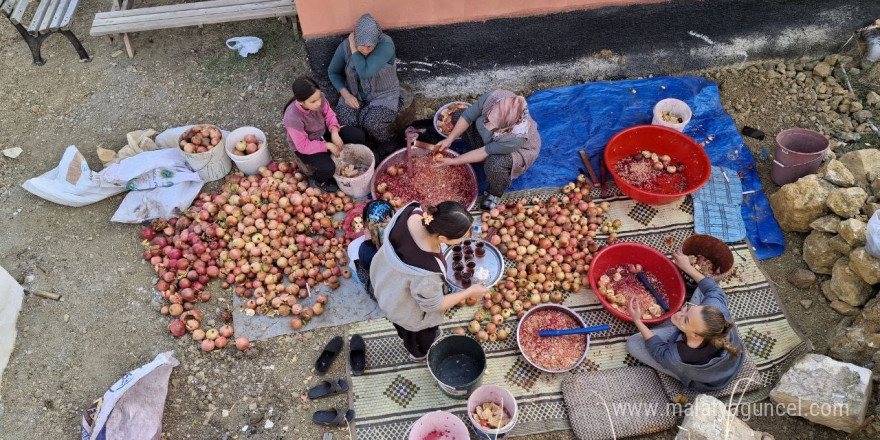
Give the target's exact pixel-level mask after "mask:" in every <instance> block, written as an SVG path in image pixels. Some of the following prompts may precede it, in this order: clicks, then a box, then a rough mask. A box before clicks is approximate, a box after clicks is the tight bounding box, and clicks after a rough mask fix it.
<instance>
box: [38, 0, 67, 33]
mask: <svg viewBox="0 0 880 440" xmlns="http://www.w3.org/2000/svg"><path fill="white" fill-rule="evenodd" d="M43 1H44V2H46V1H49V2H51V3H50V4H49V7H48V8H47V9H46V13H45V14H43V19H42V20H40V22H39V23H37V24H36V29H35V31H37V32H43V31H47V30H49V25H50V24H52V19H53V18H54V17H55V13H56V12H57V11H58V8H59V7H60V6H61V3H65V2H66V1H65V0H43ZM34 26H35V25H34V23H33V22H31V27H34Z"/></svg>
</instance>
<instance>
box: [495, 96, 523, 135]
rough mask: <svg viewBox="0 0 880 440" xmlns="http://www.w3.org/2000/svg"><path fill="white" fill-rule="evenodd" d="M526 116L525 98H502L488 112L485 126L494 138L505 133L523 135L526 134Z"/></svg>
mask: <svg viewBox="0 0 880 440" xmlns="http://www.w3.org/2000/svg"><path fill="white" fill-rule="evenodd" d="M527 115H528V108H527V105H526V99H525V98H523V97H522V96H513V97H510V98H504V99H502V100H500V101H498V102H497V103H495V105H494V106H493V107H492V108H491V109H490V110H489V114H488V115H486V124H485V125H486V128H488V129H489V130H490V131H492V133H493V136H495V137H497V136H500V135H503V134H506V133H513V134H525V133H527V132H528V123H527V118H526V116H527Z"/></svg>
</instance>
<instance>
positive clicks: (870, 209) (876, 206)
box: [862, 202, 880, 218]
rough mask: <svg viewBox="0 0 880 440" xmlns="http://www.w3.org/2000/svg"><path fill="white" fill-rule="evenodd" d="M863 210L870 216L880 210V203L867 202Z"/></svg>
mask: <svg viewBox="0 0 880 440" xmlns="http://www.w3.org/2000/svg"><path fill="white" fill-rule="evenodd" d="M862 211H864V212H865V216H867V217H868V218H870V217H872V216H873V215H874V213H875V212H877V211H880V203H870V202H869V203H865V206H863V207H862Z"/></svg>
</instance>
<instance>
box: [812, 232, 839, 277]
mask: <svg viewBox="0 0 880 440" xmlns="http://www.w3.org/2000/svg"><path fill="white" fill-rule="evenodd" d="M831 237H832V235H831V234H826V233H824V232H819V231H813V232H811V233H810V235H808V236H807V238H806V239H805V240H804V261H805V262H806V263H807V266H810V270H812V271H813V272H815V273H821V274H826V275H830V274H831V268H832V267H834V262H835V261H837V259H838V258H840V256H841V254H839V253H837V252H836V251H835V250H834V249H832V248H831V246H830V243H829V242H830V241H831Z"/></svg>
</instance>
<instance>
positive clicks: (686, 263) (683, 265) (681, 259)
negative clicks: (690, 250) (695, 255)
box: [672, 250, 693, 270]
mask: <svg viewBox="0 0 880 440" xmlns="http://www.w3.org/2000/svg"><path fill="white" fill-rule="evenodd" d="M672 262H673V263H675V265H676V266H678V268H679V269H681V270H685V269H687V268H689V267H693V266H692V265H691V260H690V258H688V256H687V255H685V254H683V253H682V252H681V251H680V250H679V251H675V253H673V254H672Z"/></svg>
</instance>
